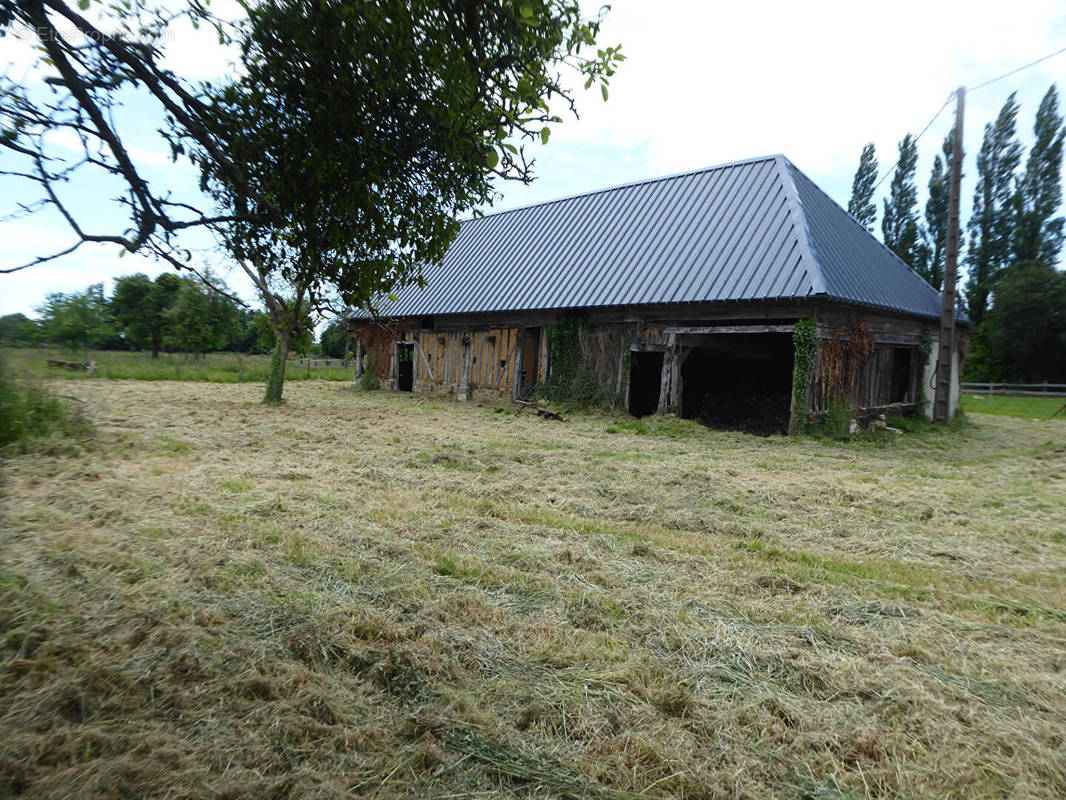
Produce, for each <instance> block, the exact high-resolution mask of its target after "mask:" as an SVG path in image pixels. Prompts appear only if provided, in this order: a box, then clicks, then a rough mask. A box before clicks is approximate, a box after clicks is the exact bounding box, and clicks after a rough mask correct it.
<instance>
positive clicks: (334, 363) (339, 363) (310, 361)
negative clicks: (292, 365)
mask: <svg viewBox="0 0 1066 800" xmlns="http://www.w3.org/2000/svg"><path fill="white" fill-rule="evenodd" d="M354 360H355V359H354V358H351V359H349V361H348V364H349V365H351V363H352V362H353V361H354ZM297 363H298V364H299V365H300V366H301V367H343V366H345V364H344V359H343V358H301V359H300V360H299V361H298V362H297Z"/></svg>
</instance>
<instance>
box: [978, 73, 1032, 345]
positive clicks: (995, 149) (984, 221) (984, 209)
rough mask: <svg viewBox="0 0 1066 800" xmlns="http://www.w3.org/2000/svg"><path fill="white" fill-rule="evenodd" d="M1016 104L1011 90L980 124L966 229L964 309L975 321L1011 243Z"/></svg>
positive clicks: (1016, 151) (1007, 258)
mask: <svg viewBox="0 0 1066 800" xmlns="http://www.w3.org/2000/svg"><path fill="white" fill-rule="evenodd" d="M1017 117H1018V104H1017V102H1016V101H1015V99H1014V94H1013V93H1011V95H1010V97H1008V98H1007V102H1006V103H1004V104H1003V108H1002V109H1001V110H1000V112H999V116H998V117H996V121H995V122H994V123H989V124H987V125H985V135H984V139H983V140H982V141H981V149H980V150H979V151H978V153H977V188H976V189H975V190H974V198H973V211H972V213H971V215H970V220H969V222H968V223H967V225H966V227H967V230H968V232H969V234H970V245H969V249H968V251H967V258H966V267H967V275H966V287H965V291H964V294H965V297H966V310H967V312H968V313H969V315H970V319H972V320H973V321H974V322H975V323H978V324H980V322H981V320H983V319H984V317H985V313H986V312H987V310H988V301H989V297H990V295H991V294H992V292H993V290H994V289H995V285H996V282H997V281H998V280H999V278H1000V277H1001V276H1002V274H1003V270H1004V269H1005V268H1006V266H1007V264H1008V263H1009V262H1010V258H1011V250H1012V245H1013V242H1014V225H1015V219H1016V217H1015V215H1014V214H1013V213H1011V212H1012V207H1013V204H1014V203H1015V200H1014V191H1015V186H1014V173H1015V171H1016V170H1017V168H1018V164H1019V163H1020V162H1021V157H1022V146H1021V144H1019V143H1018V141H1017V137H1016V130H1015V125H1016V120H1017Z"/></svg>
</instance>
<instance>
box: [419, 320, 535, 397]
mask: <svg viewBox="0 0 1066 800" xmlns="http://www.w3.org/2000/svg"><path fill="white" fill-rule="evenodd" d="M407 340H408V341H411V342H414V344H415V347H416V350H417V351H418V353H419V355H417V356H416V359H415V391H424V392H427V393H432V394H458V393H459V392H460V388H461V384H462V379H463V359H464V353H465V347H464V342H468V343H469V358H470V365H469V374H468V377H467V380H468V386H467V390H468V391H469V392H470V393H471V394H472V395H473V396H476V395H477V392H478V391H479V390H480V391H482V392H491V393H492V394H495V395H500V394H504V393H507V394H509V393H510V387H511V378H512V376H513V374H514V365H515V355H516V353H515V350H516V346H517V343H518V328H505V327H499V328H488V329H484V330H441V331H438V330H419V331H412V332H410V333H409V334H408V338H407ZM541 374H543V373H541Z"/></svg>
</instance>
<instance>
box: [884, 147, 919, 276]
mask: <svg viewBox="0 0 1066 800" xmlns="http://www.w3.org/2000/svg"><path fill="white" fill-rule="evenodd" d="M917 166H918V145H917V143H916V142H915V140H914V137H913V136H911V134H909V133H908V134H907V135H906V136H904V137H903V139H902V140H901V141H900V143H899V161H898V162H897V164H896V171H895V173H894V174H893V175H892V184H891V186H890V187H889V192H888V197H887V198H885V201H884V216H883V217H882V219H881V236H882V238H883V240H884V243H885V245H886V246H887V247H888V248H889V249H890V250H891V251H892V252H893V253H895V254H896V255H897V256H899V257H900V258H901V259H902V260H903V261H905V262H906V263H907V264H908V265H910V266H911V267H914V266H915V265H916V263H918V261H919V259H920V256H921V254H920V251H919V244H920V240H919V229H918V187H917V186H916V185H915V183H914V173H915V169H916V167H917Z"/></svg>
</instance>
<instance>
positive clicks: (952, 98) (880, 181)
mask: <svg viewBox="0 0 1066 800" xmlns="http://www.w3.org/2000/svg"><path fill="white" fill-rule="evenodd" d="M954 99H955V92H954V91H953V92H952V93H951V94H949V95H948V99H947V100H945V101H944V105H942V106H941V107H940V110H939V111H937V112H936V113H935V114H933V118H932V119H931V120H929V122H927V123H926V125H925V127H924V128H922V131H921V133H919V134H918V135H917V136H915V137H914V144H915V146H917V145H918V140H919V139H921V138H922V137H923V136H925V133H926V131H928V130H929V129H930V128H931V127H933V123H934V122H936V121H937V119H938V118H939V117H940V115H941V114H943V113H944V109H945V108H947V107H948V106H949V105H951V101H952V100H954ZM897 164H899V159H896V161H895V163H893V164H892V166H891V167H889V168H888V169H887V170H885V174H884V175H882V176H881V178H880V180H878V181H877V183H875V184H874V191H875V192H876V191H877V187H879V186H880V185H881V184H882V183H884V182H885V178H887V177H888V176H889V175H891V174H892V170H894V169H895V168H896V165H897Z"/></svg>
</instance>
